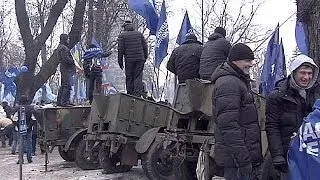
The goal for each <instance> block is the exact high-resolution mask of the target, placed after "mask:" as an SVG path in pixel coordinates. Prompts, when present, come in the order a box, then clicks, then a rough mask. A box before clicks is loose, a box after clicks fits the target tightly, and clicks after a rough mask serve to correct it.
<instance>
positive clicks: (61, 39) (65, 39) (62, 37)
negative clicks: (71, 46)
mask: <svg viewBox="0 0 320 180" xmlns="http://www.w3.org/2000/svg"><path fill="white" fill-rule="evenodd" d="M68 38H69V36H68V34H61V35H60V41H62V42H66V41H67V40H68Z"/></svg>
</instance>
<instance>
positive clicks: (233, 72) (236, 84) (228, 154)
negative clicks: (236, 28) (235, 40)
mask: <svg viewBox="0 0 320 180" xmlns="http://www.w3.org/2000/svg"><path fill="white" fill-rule="evenodd" d="M211 78H212V82H213V83H214V91H213V96H212V97H213V99H212V103H213V109H212V113H213V119H214V122H215V125H216V126H215V138H216V144H215V147H214V152H215V160H216V162H217V164H218V165H220V166H224V167H231V168H234V167H243V166H246V165H248V164H250V163H251V164H252V165H253V166H255V165H258V164H260V163H261V161H262V148H261V132H260V126H259V121H258V113H257V109H256V106H255V103H254V97H253V94H252V92H251V90H250V84H249V77H248V76H246V75H245V74H244V73H243V72H242V70H240V69H239V68H238V67H237V66H235V65H233V64H231V63H228V62H225V63H223V64H222V65H221V66H219V67H218V68H217V70H216V71H215V72H214V73H213V74H212V77H211Z"/></svg>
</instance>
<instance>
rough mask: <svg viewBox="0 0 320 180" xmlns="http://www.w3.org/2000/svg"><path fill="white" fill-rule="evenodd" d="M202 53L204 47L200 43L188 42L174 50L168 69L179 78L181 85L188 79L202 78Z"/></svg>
mask: <svg viewBox="0 0 320 180" xmlns="http://www.w3.org/2000/svg"><path fill="white" fill-rule="evenodd" d="M201 52H202V45H201V43H200V42H199V41H196V40H188V41H186V42H184V43H183V44H182V45H180V46H179V47H177V48H175V49H174V50H173V52H172V54H171V56H170V59H169V61H168V64H167V69H168V70H169V71H170V72H172V73H173V74H175V75H177V76H178V80H179V83H182V82H185V80H186V79H194V78H200V76H199V66H200V56H201Z"/></svg>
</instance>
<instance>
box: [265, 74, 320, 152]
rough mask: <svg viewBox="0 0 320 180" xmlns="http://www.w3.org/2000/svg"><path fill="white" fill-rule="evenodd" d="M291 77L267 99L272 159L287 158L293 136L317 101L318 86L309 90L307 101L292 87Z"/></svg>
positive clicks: (267, 121)
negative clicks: (277, 157) (276, 157)
mask: <svg viewBox="0 0 320 180" xmlns="http://www.w3.org/2000/svg"><path fill="white" fill-rule="evenodd" d="M290 78H291V77H290V76H289V77H288V78H287V79H286V80H285V81H284V82H283V83H282V85H281V86H280V87H279V88H278V89H277V90H276V91H274V92H272V93H271V94H270V95H269V96H268V97H267V104H266V132H267V136H268V144H269V149H270V153H271V156H272V157H275V156H283V157H285V158H286V154H287V152H288V147H289V143H290V140H291V136H292V135H293V133H294V132H298V129H299V127H300V125H301V124H302V121H303V117H305V116H307V115H308V114H309V113H310V112H311V111H312V105H313V103H314V102H315V100H316V97H315V96H317V94H315V91H317V88H319V87H318V84H315V85H314V86H313V88H312V89H310V90H307V99H306V100H305V99H304V98H302V97H301V96H300V95H299V92H298V90H296V89H293V88H292V87H290V85H289V84H290V83H289V81H290Z"/></svg>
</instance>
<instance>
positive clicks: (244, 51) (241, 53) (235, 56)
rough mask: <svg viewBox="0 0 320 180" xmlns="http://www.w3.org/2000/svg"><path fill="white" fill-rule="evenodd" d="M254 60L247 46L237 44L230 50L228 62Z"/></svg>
mask: <svg viewBox="0 0 320 180" xmlns="http://www.w3.org/2000/svg"><path fill="white" fill-rule="evenodd" d="M247 59H250V60H254V54H253V51H252V50H251V49H250V47H249V46H247V45H245V44H243V43H238V44H236V45H234V46H232V48H231V49H230V52H229V56H228V61H229V62H232V61H239V60H247Z"/></svg>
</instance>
